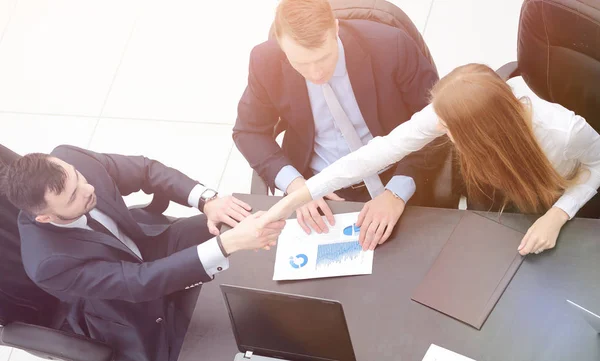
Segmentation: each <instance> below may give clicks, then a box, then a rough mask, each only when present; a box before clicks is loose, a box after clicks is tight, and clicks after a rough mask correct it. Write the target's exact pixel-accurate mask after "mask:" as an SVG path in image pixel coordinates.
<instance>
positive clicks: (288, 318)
mask: <svg viewBox="0 0 600 361" xmlns="http://www.w3.org/2000/svg"><path fill="white" fill-rule="evenodd" d="M221 291H222V292H223V298H224V299H225V304H226V306H227V310H228V311H229V318H230V320H231V327H232V329H233V334H234V336H235V340H236V342H237V346H238V350H239V351H240V353H238V354H237V355H236V356H235V359H234V361H267V360H269V361H270V360H277V361H281V360H287V361H356V357H355V355H354V349H353V348H352V341H351V340H350V333H349V332H348V325H347V324H346V317H345V316H344V310H343V308H342V304H341V303H339V302H338V301H331V300H325V299H321V298H314V297H306V296H298V295H292V294H285V293H278V292H271V291H264V290H257V289H252V288H245V287H237V286H231V285H221Z"/></svg>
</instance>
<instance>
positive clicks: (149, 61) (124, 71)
mask: <svg viewBox="0 0 600 361" xmlns="http://www.w3.org/2000/svg"><path fill="white" fill-rule="evenodd" d="M275 4H276V2H275V0H261V1H248V0H231V1H196V0H186V1H177V2H154V3H152V5H149V6H147V7H146V9H145V11H144V12H143V13H142V14H141V16H140V18H139V19H138V21H137V23H136V27H135V31H134V33H133V35H132V38H131V42H130V43H129V46H128V49H127V52H126V54H125V57H124V59H123V63H122V65H121V67H120V69H119V73H118V76H117V78H116V80H115V84H114V86H113V87H112V90H111V93H110V96H109V98H108V102H107V104H106V107H105V109H104V112H103V116H110V117H122V118H133V119H137V118H144V119H158V120H186V121H194V122H204V123H228V124H232V123H234V122H235V118H236V114H237V103H238V101H239V99H240V97H241V95H242V93H243V91H244V89H245V86H246V83H247V76H248V59H249V56H250V51H251V49H252V47H253V46H255V45H257V44H259V43H261V42H262V41H264V40H266V39H267V35H268V29H269V27H270V24H271V22H272V19H273V16H274V7H275ZM233 8H235V11H232V9H233Z"/></svg>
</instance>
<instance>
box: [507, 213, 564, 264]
mask: <svg viewBox="0 0 600 361" xmlns="http://www.w3.org/2000/svg"><path fill="white" fill-rule="evenodd" d="M568 220H569V216H568V215H567V214H566V213H565V211H563V210H562V209H560V208H557V207H552V208H550V209H549V210H548V212H546V214H544V215H543V216H541V217H540V218H538V220H537V221H535V223H534V224H533V225H532V226H531V227H530V228H529V230H528V231H527V234H525V237H523V240H522V241H521V244H520V245H519V248H518V251H519V253H520V254H521V255H522V256H525V255H526V254H529V253H535V254H539V253H541V252H543V251H545V250H547V249H551V248H554V246H555V245H556V239H557V238H558V234H559V233H560V230H561V228H562V226H563V225H564V224H565V223H566V222H567V221H568Z"/></svg>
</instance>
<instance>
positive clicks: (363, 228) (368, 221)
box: [357, 215, 373, 248]
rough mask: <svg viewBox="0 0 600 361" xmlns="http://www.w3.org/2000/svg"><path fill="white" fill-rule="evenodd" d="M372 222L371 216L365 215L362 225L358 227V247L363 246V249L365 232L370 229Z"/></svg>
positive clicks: (365, 237)
mask: <svg viewBox="0 0 600 361" xmlns="http://www.w3.org/2000/svg"><path fill="white" fill-rule="evenodd" d="M372 221H373V219H372V217H371V215H366V216H365V218H364V222H363V224H362V225H361V226H360V232H359V233H358V243H360V245H361V246H363V248H364V245H365V242H366V239H367V231H368V230H369V228H370V227H371V223H372ZM357 226H358V224H357Z"/></svg>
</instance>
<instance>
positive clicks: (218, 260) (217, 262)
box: [52, 184, 229, 277]
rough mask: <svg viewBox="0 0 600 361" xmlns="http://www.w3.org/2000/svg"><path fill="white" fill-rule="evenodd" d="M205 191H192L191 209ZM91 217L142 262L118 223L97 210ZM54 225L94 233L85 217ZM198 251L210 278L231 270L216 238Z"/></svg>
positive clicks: (132, 242) (197, 188)
mask: <svg viewBox="0 0 600 361" xmlns="http://www.w3.org/2000/svg"><path fill="white" fill-rule="evenodd" d="M205 189H206V188H205V187H203V186H202V185H200V184H198V185H196V186H195V187H194V188H193V189H192V191H191V192H190V195H189V197H188V204H189V205H190V206H191V207H197V206H198V202H199V201H200V196H201V195H202V192H204V190H205ZM90 216H91V217H92V218H94V219H95V220H96V221H98V222H100V223H101V224H102V225H103V226H104V227H106V229H108V230H109V231H110V233H112V234H113V235H114V236H115V237H117V239H118V240H119V241H121V242H122V243H123V244H124V245H125V246H127V248H129V249H130V250H131V251H132V252H133V253H135V255H136V256H138V257H139V258H140V260H141V259H142V254H141V253H140V250H139V248H138V247H137V245H136V244H135V242H134V241H133V240H132V239H131V238H129V236H127V235H126V234H125V233H123V232H121V230H120V229H119V226H118V225H117V222H115V221H114V220H113V219H112V218H110V217H109V216H108V215H106V214H105V213H103V212H101V211H100V210H98V209H96V208H94V209H92V210H91V211H90ZM52 224H53V225H55V226H57V227H64V228H82V229H87V230H89V231H92V229H91V228H90V227H89V226H88V224H87V219H86V218H85V215H82V216H81V217H79V218H78V219H76V220H75V221H73V222H71V223H69V224H58V223H52ZM197 250H198V258H199V259H200V262H202V265H203V266H204V270H205V271H206V273H207V274H208V275H209V276H211V277H212V276H213V275H215V274H217V273H219V272H222V271H224V270H226V269H228V268H229V260H228V259H227V258H225V256H223V252H221V249H220V248H219V244H218V243H217V240H216V238H211V239H210V240H208V241H206V242H204V243H202V244H199V245H198V246H197Z"/></svg>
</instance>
